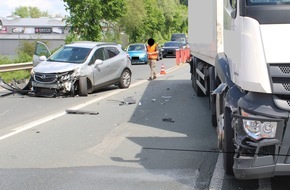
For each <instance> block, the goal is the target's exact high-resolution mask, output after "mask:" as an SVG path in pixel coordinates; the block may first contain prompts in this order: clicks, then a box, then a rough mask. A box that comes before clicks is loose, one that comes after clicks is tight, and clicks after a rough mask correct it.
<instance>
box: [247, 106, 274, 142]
mask: <svg viewBox="0 0 290 190" xmlns="http://www.w3.org/2000/svg"><path fill="white" fill-rule="evenodd" d="M241 114H242V116H243V128H244V130H245V132H246V133H247V134H248V135H249V136H250V137H251V138H253V139H255V140H260V139H263V138H275V136H276V130H277V125H278V123H277V122H276V121H269V118H265V117H262V116H259V117H258V116H256V115H251V114H249V113H247V112H245V111H244V110H241ZM245 117H249V119H247V118H245ZM255 118H257V119H255ZM258 118H261V120H259V119H258ZM263 118H265V120H263Z"/></svg>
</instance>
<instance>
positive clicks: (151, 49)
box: [147, 44, 158, 60]
mask: <svg viewBox="0 0 290 190" xmlns="http://www.w3.org/2000/svg"><path fill="white" fill-rule="evenodd" d="M147 52H148V59H156V60H157V58H158V52H157V44H154V45H153V46H149V45H148V46H147Z"/></svg>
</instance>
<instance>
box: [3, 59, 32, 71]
mask: <svg viewBox="0 0 290 190" xmlns="http://www.w3.org/2000/svg"><path fill="white" fill-rule="evenodd" d="M32 67H33V63H32V62H26V63H15V64H4V65H0V73H3V72H9V71H19V70H28V69H32Z"/></svg>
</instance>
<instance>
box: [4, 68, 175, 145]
mask: <svg viewBox="0 0 290 190" xmlns="http://www.w3.org/2000/svg"><path fill="white" fill-rule="evenodd" d="M178 67H179V66H174V67H172V68H170V71H168V73H170V72H173V71H175V70H177V69H178ZM145 82H148V81H147V80H141V81H138V82H135V83H133V84H131V85H130V88H133V87H135V86H138V85H141V84H143V83H145ZM125 90H126V89H117V90H115V91H113V92H111V93H108V94H106V95H104V96H102V97H97V98H95V99H92V100H90V101H88V102H84V103H81V104H79V105H76V106H74V107H71V108H68V109H71V110H77V109H81V108H83V107H85V106H88V105H90V104H93V103H95V102H98V101H100V100H103V99H105V98H108V97H110V96H113V95H115V94H118V93H120V92H123V91H125ZM65 114H66V112H65V111H61V112H58V113H55V114H52V115H49V116H46V117H43V118H40V119H38V120H35V121H33V122H30V123H27V124H25V125H22V126H20V127H17V128H14V129H12V131H13V132H11V133H8V134H6V135H3V136H0V141H1V140H4V139H7V138H9V137H11V136H14V135H16V134H18V133H21V132H23V131H26V130H28V129H31V128H33V127H36V126H38V125H40V124H43V123H45V122H48V121H51V120H53V119H56V118H58V117H61V116H63V115H65Z"/></svg>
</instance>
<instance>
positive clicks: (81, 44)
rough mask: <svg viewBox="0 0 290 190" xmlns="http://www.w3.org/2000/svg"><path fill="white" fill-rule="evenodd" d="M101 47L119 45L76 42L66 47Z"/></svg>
mask: <svg viewBox="0 0 290 190" xmlns="http://www.w3.org/2000/svg"><path fill="white" fill-rule="evenodd" d="M101 45H118V44H117V43H114V42H92V41H76V42H72V43H70V44H67V45H65V46H73V47H76V46H77V47H87V48H94V47H96V46H101Z"/></svg>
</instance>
